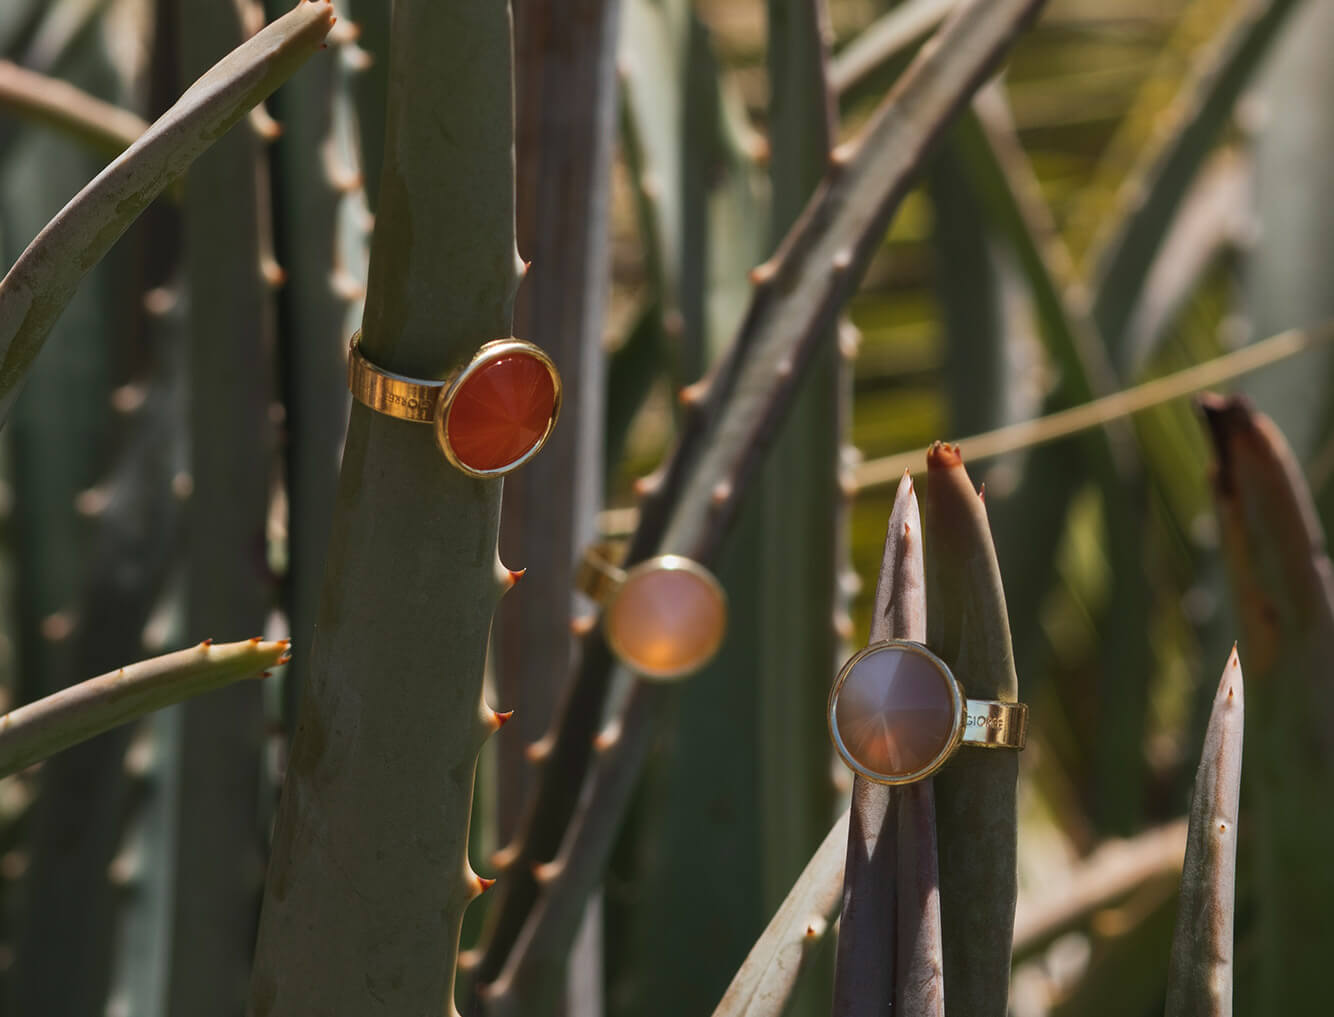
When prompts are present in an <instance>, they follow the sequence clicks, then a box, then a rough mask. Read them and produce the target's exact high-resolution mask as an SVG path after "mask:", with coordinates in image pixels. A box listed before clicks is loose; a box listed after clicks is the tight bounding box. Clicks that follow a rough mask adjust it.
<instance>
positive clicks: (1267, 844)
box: [1201, 397, 1334, 1010]
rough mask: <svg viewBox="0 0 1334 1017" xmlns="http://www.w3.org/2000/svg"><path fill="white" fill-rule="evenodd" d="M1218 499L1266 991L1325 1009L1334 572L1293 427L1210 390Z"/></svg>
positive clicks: (1292, 1003) (1261, 979)
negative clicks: (1321, 803) (1241, 684)
mask: <svg viewBox="0 0 1334 1017" xmlns="http://www.w3.org/2000/svg"><path fill="white" fill-rule="evenodd" d="M1201 406H1202V408H1203V411H1204V415H1205V420H1206V422H1207V424H1208V427H1209V433H1210V437H1211V438H1212V441H1213V445H1214V449H1215V454H1216V456H1217V466H1216V468H1215V470H1214V474H1213V493H1214V500H1215V505H1216V508H1217V511H1218V517H1219V523H1220V532H1221V537H1222V546H1223V551H1224V555H1225V558H1226V561H1227V565H1228V572H1229V574H1230V578H1231V585H1232V592H1233V597H1234V599H1235V601H1236V604H1237V614H1238V617H1239V619H1240V621H1241V627H1242V639H1241V641H1240V645H1241V648H1242V650H1243V652H1244V653H1245V655H1246V659H1247V669H1248V671H1249V672H1250V676H1251V680H1250V682H1249V696H1248V698H1249V700H1250V701H1249V703H1248V706H1247V711H1246V712H1247V720H1246V783H1245V789H1244V794H1245V796H1246V801H1247V809H1248V811H1249V812H1250V813H1251V814H1253V816H1254V819H1253V823H1254V827H1253V836H1254V838H1255V846H1254V849H1253V851H1252V852H1251V858H1252V865H1253V866H1254V868H1253V870H1252V872H1253V886H1254V892H1255V894H1256V896H1255V905H1254V906H1255V908H1256V918H1255V936H1256V939H1255V941H1254V947H1253V949H1254V950H1255V951H1256V953H1255V961H1254V962H1255V964H1256V966H1257V970H1256V974H1255V976H1253V979H1252V980H1253V981H1254V985H1253V986H1252V987H1250V988H1249V989H1246V990H1245V991H1247V992H1253V993H1254V994H1255V998H1257V999H1263V1000H1265V1005H1266V1006H1268V1007H1271V1008H1274V1009H1279V1010H1283V1009H1293V1008H1296V1009H1300V1008H1305V1007H1312V1006H1318V1005H1319V1002H1318V1001H1319V1000H1320V999H1321V998H1322V993H1324V991H1325V986H1324V979H1323V976H1322V973H1321V971H1320V964H1321V963H1322V962H1321V960H1320V958H1322V957H1326V956H1328V952H1329V949H1330V943H1331V937H1330V933H1329V923H1328V921H1327V915H1326V914H1325V908H1324V905H1323V903H1322V902H1325V901H1328V900H1330V899H1331V898H1334V872H1331V869H1330V867H1329V864H1328V852H1327V851H1326V850H1325V847H1326V846H1327V845H1328V843H1329V840H1330V838H1331V837H1334V816H1331V815H1330V814H1329V813H1328V810H1320V809H1312V808H1310V803H1311V802H1312V801H1317V800H1320V799H1321V796H1322V795H1324V794H1325V793H1326V792H1327V789H1328V787H1329V784H1330V781H1331V780H1334V738H1331V736H1330V731H1331V729H1332V728H1334V711H1332V710H1331V705H1330V704H1331V698H1330V694H1331V683H1330V671H1329V667H1328V661H1329V659H1330V654H1331V653H1334V566H1332V565H1331V563H1330V559H1329V555H1328V553H1327V551H1326V546H1325V537H1324V534H1323V533H1322V532H1321V529H1320V524H1319V521H1318V517H1317V516H1316V511H1315V505H1314V503H1313V502H1312V499H1311V493H1310V491H1309V490H1308V489H1307V487H1306V482H1305V480H1304V479H1303V477H1302V474H1301V470H1300V468H1299V467H1298V465H1297V462H1296V460H1295V458H1294V456H1293V454H1292V450H1291V449H1290V448H1289V447H1288V445H1287V442H1286V441H1285V440H1284V438H1283V435H1282V434H1281V433H1280V432H1279V431H1278V429H1277V428H1276V427H1275V426H1274V424H1273V422H1272V421H1271V420H1269V418H1268V417H1266V416H1264V415H1263V414H1261V413H1258V412H1255V411H1254V410H1252V409H1251V407H1250V406H1249V404H1248V403H1247V402H1246V401H1245V400H1244V399H1242V398H1236V397H1234V398H1230V399H1221V398H1217V397H1203V398H1202V399H1201Z"/></svg>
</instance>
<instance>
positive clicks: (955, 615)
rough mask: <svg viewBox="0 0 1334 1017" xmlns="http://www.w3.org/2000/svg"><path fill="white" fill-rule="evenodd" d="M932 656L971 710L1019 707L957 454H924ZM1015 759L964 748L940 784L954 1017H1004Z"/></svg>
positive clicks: (991, 567)
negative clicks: (986, 704) (978, 704)
mask: <svg viewBox="0 0 1334 1017" xmlns="http://www.w3.org/2000/svg"><path fill="white" fill-rule="evenodd" d="M926 534H927V541H928V554H927V601H928V605H927V645H928V646H929V647H931V649H932V650H934V651H935V653H936V654H937V655H938V656H939V657H940V658H941V659H942V660H943V661H945V663H946V664H948V665H949V667H950V669H951V670H952V671H953V672H954V675H955V677H956V678H958V680H959V681H960V682H961V683H962V684H963V687H964V692H965V694H966V695H967V696H968V697H969V698H972V699H995V700H1002V701H1006V702H1014V701H1015V700H1016V699H1017V698H1018V691H1019V683H1018V679H1017V678H1016V676H1015V671H1014V655H1013V652H1012V650H1011V647H1010V621H1009V617H1008V615H1007V613H1006V610H1005V591H1004V589H1003V588H1002V585H1001V576H1000V569H999V567H998V566H997V564H996V550H995V548H994V546H993V545H992V541H991V529H990V526H989V524H988V522H987V513H986V507H985V505H984V504H983V501H982V498H981V497H980V496H979V494H978V492H977V490H976V489H975V488H974V487H973V485H972V481H970V480H969V479H968V472H967V470H965V469H964V465H963V460H962V459H961V458H960V456H959V450H958V448H957V447H955V448H950V447H949V446H947V445H941V444H937V445H936V446H934V447H933V448H932V450H931V451H930V453H928V455H927V500H926ZM1018 778H1019V757H1018V754H1017V753H1015V752H1010V751H995V752H983V751H975V750H970V749H967V748H964V749H962V750H960V751H959V752H958V753H956V754H955V756H954V757H953V758H952V759H951V760H950V761H949V763H948V764H947V765H946V766H945V767H944V768H943V769H942V770H941V771H940V772H939V773H938V774H937V775H936V777H935V785H936V818H937V830H938V836H939V851H940V912H941V921H942V923H943V926H944V979H945V986H946V996H945V1005H946V1012H947V1013H948V1014H951V1015H953V1014H960V1015H967V1017H987V1015H996V1017H1004V1014H1005V1013H1006V993H1005V992H1004V991H1003V990H1002V987H1004V986H1008V985H1009V981H1010V949H1011V944H1012V940H1013V935H1014V908H1015V900H1016V895H1017V890H1018V887H1017V875H1016V868H1015V865H1016V857H1017V856H1016V836H1017V822H1018V821H1017V816H1016V811H1015V808H1016V806H1015V792H1016V783H1017V781H1018Z"/></svg>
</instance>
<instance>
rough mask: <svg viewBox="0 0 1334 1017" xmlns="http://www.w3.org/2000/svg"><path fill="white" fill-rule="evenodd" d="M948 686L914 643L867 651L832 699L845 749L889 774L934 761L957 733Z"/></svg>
mask: <svg viewBox="0 0 1334 1017" xmlns="http://www.w3.org/2000/svg"><path fill="white" fill-rule="evenodd" d="M950 688H951V686H950V679H949V678H948V677H947V676H946V675H945V674H944V673H943V672H942V671H941V669H940V667H939V666H938V665H937V664H936V663H935V662H934V661H932V660H931V658H929V657H926V656H923V655H922V654H919V653H916V652H914V651H913V650H911V649H908V648H905V647H900V646H886V647H884V648H882V649H879V650H874V651H872V652H871V653H868V654H867V655H866V656H864V657H862V658H861V659H860V660H858V661H857V662H856V663H855V664H853V665H852V670H850V671H849V672H848V675H847V677H846V678H845V679H844V680H843V685H842V686H841V687H840V688H839V690H838V696H837V699H836V700H835V703H834V724H835V726H836V728H837V731H838V735H839V738H840V739H841V740H842V742H843V747H844V748H845V749H846V751H847V754H848V755H849V756H851V757H852V758H853V759H854V760H856V762H857V763H858V764H859V765H861V766H863V767H865V768H866V769H867V770H868V771H870V772H871V773H873V774H876V775H879V776H882V777H884V778H886V779H889V780H896V779H898V778H901V777H905V776H907V775H909V774H913V773H916V772H917V771H919V770H922V769H925V768H926V767H928V766H930V765H931V764H932V763H933V762H935V761H936V759H937V758H939V756H940V754H941V753H942V752H943V751H944V750H945V748H946V747H947V746H948V745H949V743H950V738H951V736H952V735H953V733H954V719H955V712H954V711H955V706H954V698H953V696H952V695H951V692H950Z"/></svg>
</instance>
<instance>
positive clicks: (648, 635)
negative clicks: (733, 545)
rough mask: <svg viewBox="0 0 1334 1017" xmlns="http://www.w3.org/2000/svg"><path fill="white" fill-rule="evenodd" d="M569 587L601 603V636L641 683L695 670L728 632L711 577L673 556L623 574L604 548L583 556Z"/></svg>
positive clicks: (722, 601) (723, 602) (723, 601)
mask: <svg viewBox="0 0 1334 1017" xmlns="http://www.w3.org/2000/svg"><path fill="white" fill-rule="evenodd" d="M575 585H576V586H577V587H578V588H579V589H580V590H581V591H582V592H583V593H586V594H587V595H588V596H590V597H591V598H593V599H594V600H595V601H597V602H599V603H600V604H601V605H602V632H603V636H604V637H605V638H606V640H607V645H608V646H609V647H611V651H612V653H614V654H615V655H616V657H617V659H618V660H620V661H621V663H623V664H624V665H625V666H626V667H628V668H629V669H630V670H632V671H635V672H637V673H638V674H640V675H642V676H643V677H645V678H652V679H659V680H665V679H672V678H681V677H684V676H685V675H688V674H692V673H693V672H695V671H698V670H699V669H700V668H701V667H703V666H704V665H705V664H707V663H708V662H709V661H710V660H711V659H713V655H714V654H715V653H717V652H718V648H719V647H720V646H721V645H722V642H723V637H724V636H725V635H726V633H727V594H726V593H725V592H724V591H723V588H722V586H721V585H720V584H719V583H718V580H717V579H715V578H714V575H713V573H712V572H710V571H709V570H708V569H706V568H705V567H704V566H703V565H700V564H699V563H698V562H695V561H692V560H691V559H689V558H685V557H683V556H681V555H679V554H663V555H658V556H657V557H656V558H649V559H647V560H645V561H641V562H639V563H638V564H637V565H635V566H633V567H632V568H630V569H629V570H626V569H622V568H621V567H620V566H618V565H617V564H615V562H614V560H613V558H612V556H611V545H609V544H595V545H593V546H592V547H590V548H589V549H588V550H587V551H586V552H585V553H584V558H583V561H582V562H581V563H580V566H579V571H578V573H577V574H576V576H575Z"/></svg>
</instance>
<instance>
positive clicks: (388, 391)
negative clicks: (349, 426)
mask: <svg viewBox="0 0 1334 1017" xmlns="http://www.w3.org/2000/svg"><path fill="white" fill-rule="evenodd" d="M457 373H458V372H455V374H457ZM450 380H452V379H446V380H445V381H422V380H420V379H418V378H409V377H407V376H406V375H402V374H394V373H393V372H392V371H386V370H385V369H384V368H382V367H376V366H375V365H374V364H372V363H371V362H370V361H369V360H367V359H366V357H365V355H364V354H363V353H362V352H361V332H360V331H358V332H357V333H356V334H355V335H354V336H352V342H351V344H350V345H349V346H348V351H347V387H348V389H349V390H350V391H351V392H352V398H354V399H355V400H357V402H359V403H361V404H363V405H365V406H369V407H370V408H371V409H373V410H375V411H376V412H377V413H383V414H385V415H386V416H389V417H397V418H398V419H399V420H412V421H415V422H417V423H421V424H429V423H431V422H432V421H433V420H435V411H436V407H437V406H439V404H440V397H441V395H442V394H443V393H444V391H445V386H446V385H447V384H448V382H449V381H450Z"/></svg>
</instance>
